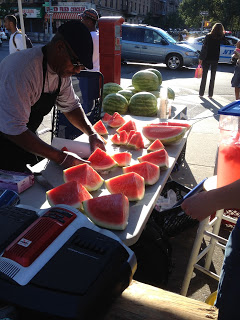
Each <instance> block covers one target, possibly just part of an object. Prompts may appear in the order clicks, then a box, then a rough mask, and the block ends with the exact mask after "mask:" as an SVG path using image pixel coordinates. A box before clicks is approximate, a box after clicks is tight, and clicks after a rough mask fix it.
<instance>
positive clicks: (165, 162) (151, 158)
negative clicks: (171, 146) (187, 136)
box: [138, 149, 169, 169]
mask: <svg viewBox="0 0 240 320" xmlns="http://www.w3.org/2000/svg"><path fill="white" fill-rule="evenodd" d="M138 161H139V162H143V161H148V162H151V163H153V164H156V165H157V166H159V167H160V168H161V169H166V168H168V167H169V157H168V153H167V151H166V150H165V149H161V150H158V151H153V152H150V153H147V154H145V155H143V156H141V157H139V158H138Z"/></svg>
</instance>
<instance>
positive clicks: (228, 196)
mask: <svg viewBox="0 0 240 320" xmlns="http://www.w3.org/2000/svg"><path fill="white" fill-rule="evenodd" d="M181 206H182V208H183V210H184V211H185V213H186V214H187V215H190V216H191V217H192V218H194V219H198V220H199V221H201V220H204V219H205V218H207V217H208V216H210V215H212V214H213V213H215V212H216V211H217V210H220V209H230V208H235V209H240V179H239V180H237V181H235V182H233V183H231V184H229V185H227V186H224V187H221V188H216V189H214V190H210V191H207V192H206V191H205V192H200V193H198V194H196V195H194V196H192V197H190V198H188V199H186V200H184V202H183V203H182V205H181Z"/></svg>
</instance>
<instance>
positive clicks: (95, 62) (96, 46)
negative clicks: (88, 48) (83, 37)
mask: <svg viewBox="0 0 240 320" xmlns="http://www.w3.org/2000/svg"><path fill="white" fill-rule="evenodd" d="M91 36H92V41H93V59H92V60H93V69H90V71H100V64H99V32H98V31H91Z"/></svg>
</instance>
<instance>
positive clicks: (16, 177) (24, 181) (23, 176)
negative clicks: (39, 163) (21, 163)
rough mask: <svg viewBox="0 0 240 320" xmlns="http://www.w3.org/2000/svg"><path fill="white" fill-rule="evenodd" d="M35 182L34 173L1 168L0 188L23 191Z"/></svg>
mask: <svg viewBox="0 0 240 320" xmlns="http://www.w3.org/2000/svg"><path fill="white" fill-rule="evenodd" d="M33 184H34V175H33V174H29V173H23V172H14V171H6V170H0V189H2V190H5V189H9V190H13V191H16V192H18V193H21V192H23V191H24V190H26V189H28V188H29V187H31V186H32V185H33Z"/></svg>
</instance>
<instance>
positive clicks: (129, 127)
mask: <svg viewBox="0 0 240 320" xmlns="http://www.w3.org/2000/svg"><path fill="white" fill-rule="evenodd" d="M122 130H125V131H126V132H127V133H129V132H130V131H131V130H135V131H137V127H136V123H135V122H134V121H133V120H129V121H128V122H126V123H124V125H122V126H121V127H120V128H118V129H117V132H118V133H119V132H120V131H122Z"/></svg>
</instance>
